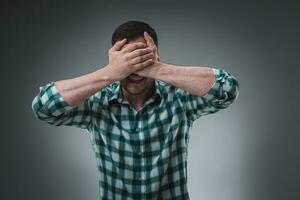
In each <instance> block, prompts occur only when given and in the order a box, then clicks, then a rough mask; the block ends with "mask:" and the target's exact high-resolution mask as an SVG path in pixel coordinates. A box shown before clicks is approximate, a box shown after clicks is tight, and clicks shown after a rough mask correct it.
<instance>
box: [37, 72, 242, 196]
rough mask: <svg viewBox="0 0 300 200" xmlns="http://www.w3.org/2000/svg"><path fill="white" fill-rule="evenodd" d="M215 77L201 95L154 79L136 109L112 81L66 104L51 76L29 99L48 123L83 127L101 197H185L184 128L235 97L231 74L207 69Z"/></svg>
mask: <svg viewBox="0 0 300 200" xmlns="http://www.w3.org/2000/svg"><path fill="white" fill-rule="evenodd" d="M212 69H213V71H214V74H215V76H216V81H215V83H214V84H213V86H212V87H211V89H210V90H209V92H208V93H206V94H205V95H203V96H196V95H193V94H191V93H189V92H187V91H184V90H182V89H180V88H178V87H175V86H173V85H169V84H167V83H164V82H162V81H159V80H155V93H154V95H153V96H152V97H151V98H149V99H148V100H147V101H146V102H145V104H144V105H143V107H142V109H141V110H140V111H139V112H137V111H136V110H135V109H134V108H133V107H132V106H131V105H130V104H129V102H128V101H127V100H125V99H122V97H121V95H120V82H119V81H116V82H114V83H112V84H110V85H108V86H107V87H105V88H104V89H102V90H101V91H98V92H97V93H95V94H94V95H92V96H90V97H89V98H87V99H85V100H84V101H83V102H82V103H81V104H79V105H78V106H76V107H71V106H69V105H68V103H67V102H66V101H65V100H64V99H63V98H62V96H61V95H60V93H59V92H58V90H57V88H56V86H55V85H54V81H52V82H50V83H48V84H47V85H45V86H44V87H40V92H39V93H38V95H37V96H36V97H35V98H34V100H33V102H32V109H33V112H34V115H35V116H36V117H37V118H38V119H40V120H43V121H45V122H47V123H49V124H52V125H55V126H60V125H66V126H75V127H79V128H82V129H84V130H86V131H87V133H88V135H89V138H90V141H91V144H92V145H93V150H94V152H95V156H96V163H97V167H98V170H99V195H100V199H172V200H174V199H189V194H188V190H187V156H188V151H187V150H188V143H189V137H190V135H189V132H190V129H191V127H192V125H193V122H194V121H195V120H196V119H198V118H199V117H201V116H204V115H207V114H211V113H215V112H217V111H219V110H221V109H224V108H226V107H228V106H229V105H230V104H231V103H232V102H233V101H234V100H235V99H236V98H237V96H238V94H239V86H238V82H237V80H236V78H235V77H234V76H232V75H231V74H229V73H228V72H226V71H225V70H223V69H220V68H216V67H214V68H212Z"/></svg>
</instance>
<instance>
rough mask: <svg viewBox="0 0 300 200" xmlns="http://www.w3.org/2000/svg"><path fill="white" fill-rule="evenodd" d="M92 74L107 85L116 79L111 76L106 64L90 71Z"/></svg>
mask: <svg viewBox="0 0 300 200" xmlns="http://www.w3.org/2000/svg"><path fill="white" fill-rule="evenodd" d="M92 73H93V75H95V77H97V78H96V80H97V81H98V82H105V83H107V84H108V85H109V84H111V83H113V82H115V81H116V80H115V79H114V77H113V76H112V73H111V71H110V68H109V67H108V65H106V66H104V67H102V68H101V69H98V70H97V71H95V72H92Z"/></svg>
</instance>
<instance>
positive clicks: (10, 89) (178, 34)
mask: <svg viewBox="0 0 300 200" xmlns="http://www.w3.org/2000/svg"><path fill="white" fill-rule="evenodd" d="M1 2H2V3H1V9H0V11H1V33H0V34H1V35H0V36H1V37H0V40H1V45H0V50H1V79H0V83H1V115H0V116H1V138H0V142H1V146H0V150H1V151H0V152H1V166H0V167H1V179H0V184H1V185H0V188H1V189H0V195H1V196H0V198H1V199H5V200H6V199H10V200H15V199H31V200H35V199H43V200H50V199H56V200H60V199H61V200H71V199H72V200H77V199H78V200H82V199H89V200H90V199H97V198H98V182H97V181H98V180H97V168H96V161H95V158H94V152H93V150H92V146H91V144H90V141H89V138H88V135H87V134H86V132H84V131H82V130H80V129H76V128H73V127H54V126H51V125H48V124H46V123H44V122H42V121H39V120H37V119H35V118H34V116H33V113H32V111H31V102H32V100H33V98H34V96H35V95H37V92H38V87H39V86H42V85H45V84H46V83H48V82H50V81H52V80H60V79H66V78H72V77H76V76H79V75H83V74H86V73H88V72H92V71H94V70H97V69H98V68H99V67H102V66H104V65H106V64H107V62H108V55H107V51H108V49H109V48H110V47H111V45H110V40H111V34H112V32H113V30H114V29H115V28H116V27H117V26H118V25H119V24H121V23H123V22H125V21H127V20H142V21H145V22H147V23H149V24H150V25H151V26H153V28H154V29H155V30H156V31H157V33H158V36H159V50H160V52H161V60H162V62H164V61H165V62H169V63H173V64H178V65H195V66H207V65H215V66H219V67H220V68H223V69H225V70H226V71H228V72H230V73H232V74H233V75H235V76H236V77H237V78H238V80H239V83H240V95H239V97H238V99H237V101H236V102H234V103H233V104H232V105H231V106H230V107H229V108H228V109H226V110H222V111H219V112H218V113H215V114H213V115H208V116H205V117H203V118H201V119H199V120H198V121H196V122H195V124H194V128H193V130H192V132H191V140H190V146H189V157H188V186H189V192H190V196H191V199H193V200H196V199H207V200H219V199H221V200H253V199H255V200H266V199H267V200H269V199H270V200H271V199H272V200H277V199H278V200H279V199H280V200H283V199H289V200H296V199H300V172H299V169H300V159H299V158H300V147H299V145H298V143H299V140H300V136H299V134H298V133H299V131H298V127H296V125H297V124H296V122H299V117H298V110H299V109H298V105H297V102H298V100H299V94H298V92H299V87H298V86H299V83H298V82H297V81H296V78H297V76H298V74H299V72H300V71H299V70H298V67H299V60H298V59H299V47H298V46H299V41H300V39H299V35H300V26H299V20H300V14H299V10H300V7H299V4H298V5H297V4H296V3H289V2H288V1H282V2H285V3H279V2H277V3H276V2H272V1H259V2H253V1H251V2H252V3H245V2H244V3H236V2H235V3H228V2H226V3H225V2H222V3H220V2H214V1H209V2H210V3H207V2H201V1H195V2H191V1H178V2H175V1H161V2H159V1H143V2H142V1H122V3H120V2H121V1H120V2H118V1H110V3H103V2H101V1H97V2H96V1H82V2H79V1H4V2H3V1H1ZM295 2H296V1H295Z"/></svg>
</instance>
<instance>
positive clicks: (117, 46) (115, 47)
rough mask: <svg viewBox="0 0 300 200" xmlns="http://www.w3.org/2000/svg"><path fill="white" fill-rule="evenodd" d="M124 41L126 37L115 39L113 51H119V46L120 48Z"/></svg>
mask: <svg viewBox="0 0 300 200" xmlns="http://www.w3.org/2000/svg"><path fill="white" fill-rule="evenodd" d="M126 41H127V38H124V39H122V40H119V41H117V42H116V43H115V44H114V46H113V47H112V48H113V50H115V51H120V50H121V48H122V46H123V45H124V44H125V43H126Z"/></svg>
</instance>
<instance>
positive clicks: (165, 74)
mask: <svg viewBox="0 0 300 200" xmlns="http://www.w3.org/2000/svg"><path fill="white" fill-rule="evenodd" d="M157 69H158V70H157V71H156V72H155V73H153V74H154V75H153V76H154V77H153V78H155V79H158V80H162V81H164V82H166V83H169V84H171V85H174V86H176V87H179V88H181V89H183V90H185V91H188V92H190V93H192V94H194V95H197V96H202V95H204V94H206V93H207V92H208V91H209V89H210V88H211V87H212V85H213V84H214V82H215V80H216V79H215V75H214V73H213V70H212V68H211V67H196V66H179V65H173V64H168V63H160V67H158V68H157Z"/></svg>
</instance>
